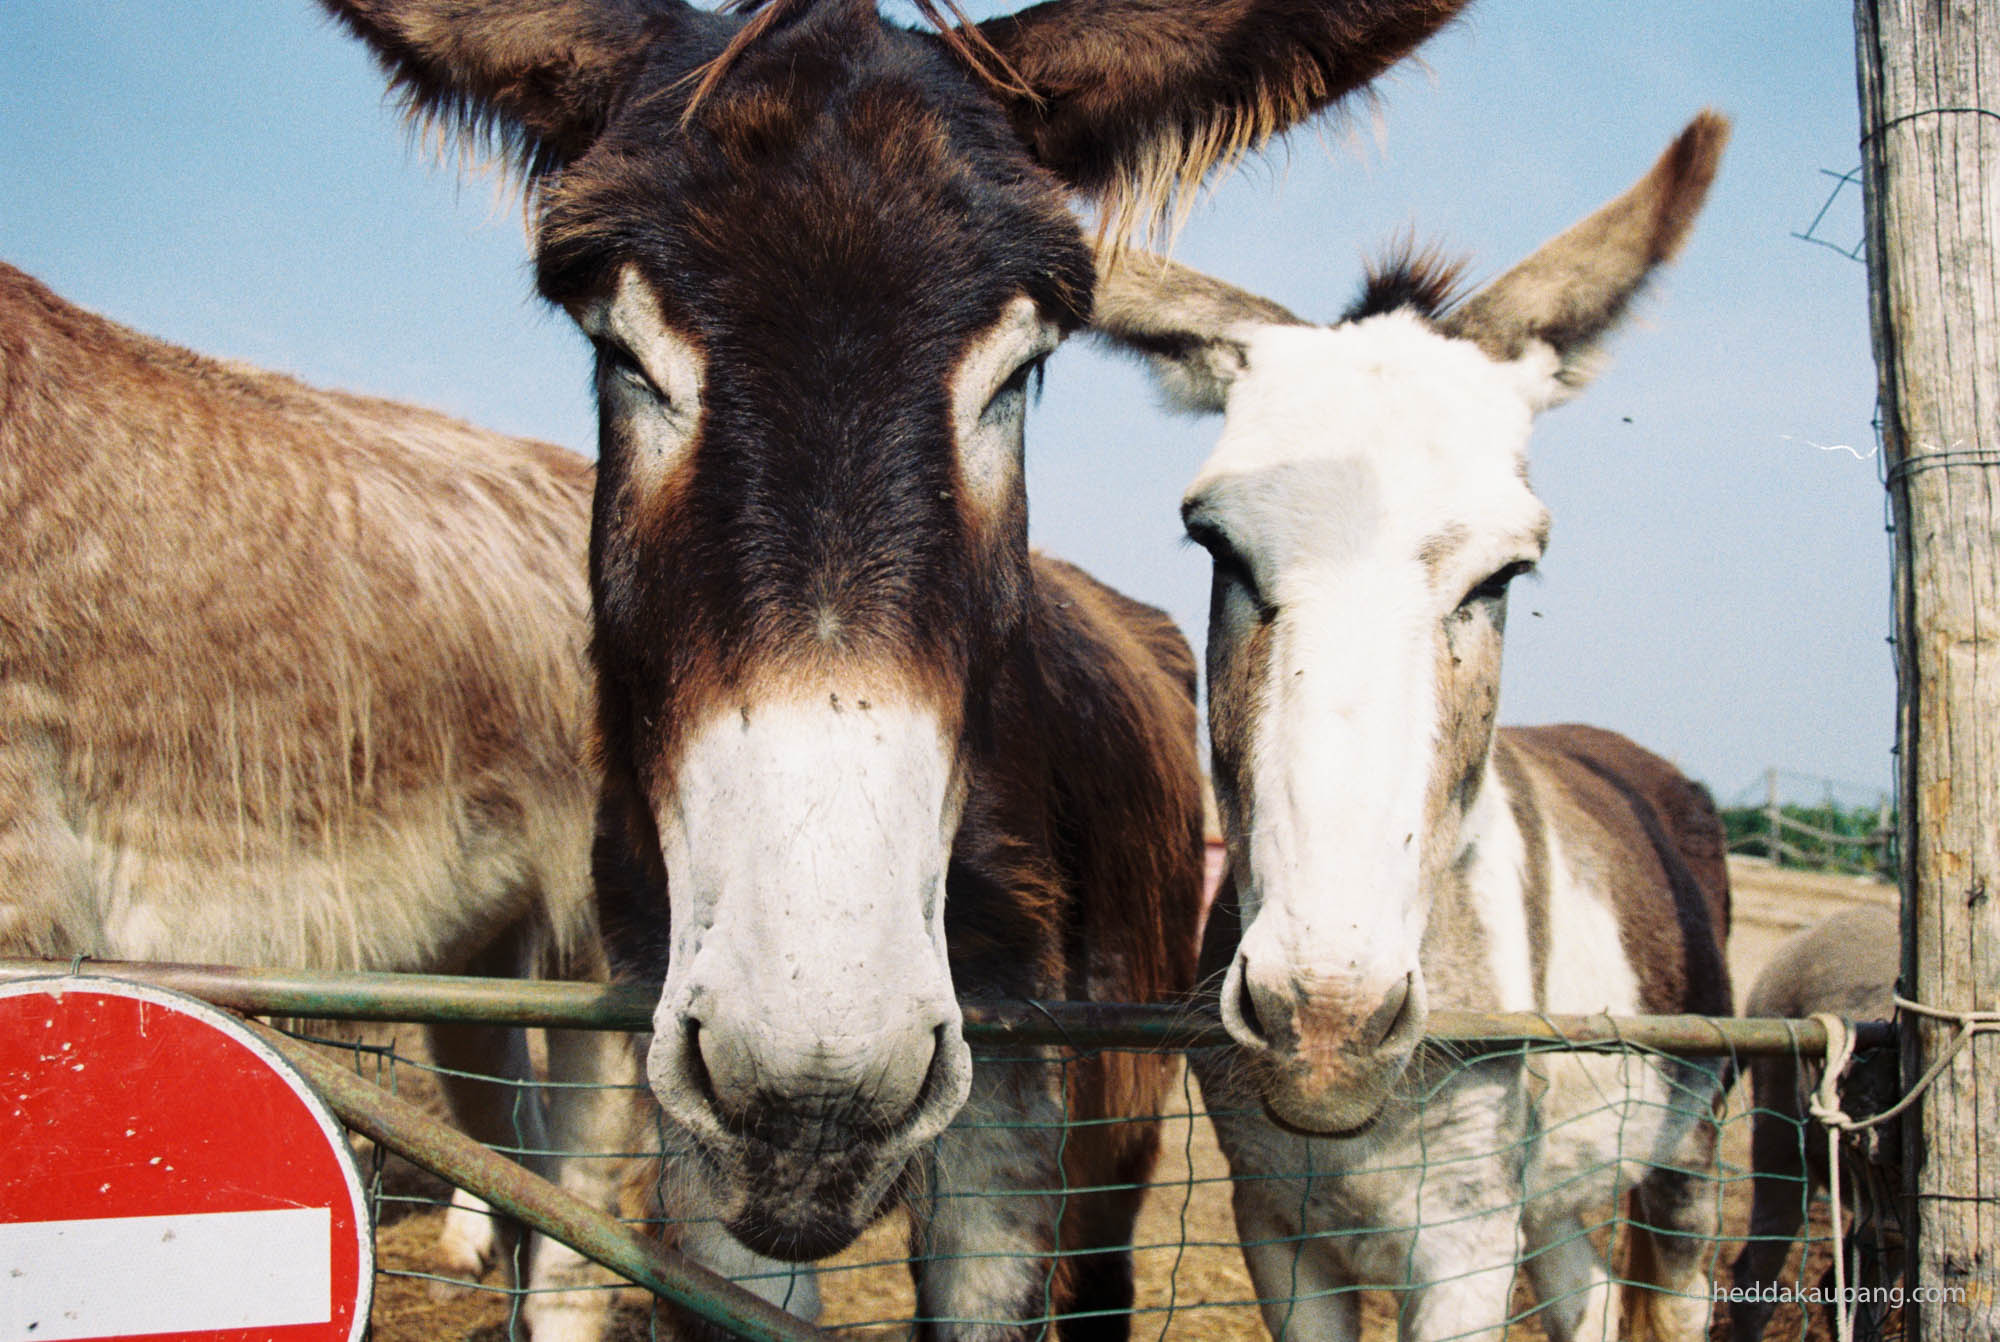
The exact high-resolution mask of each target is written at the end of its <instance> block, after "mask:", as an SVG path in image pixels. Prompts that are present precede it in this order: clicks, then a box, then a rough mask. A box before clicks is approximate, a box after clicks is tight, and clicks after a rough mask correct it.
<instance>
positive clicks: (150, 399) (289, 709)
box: [0, 265, 631, 1337]
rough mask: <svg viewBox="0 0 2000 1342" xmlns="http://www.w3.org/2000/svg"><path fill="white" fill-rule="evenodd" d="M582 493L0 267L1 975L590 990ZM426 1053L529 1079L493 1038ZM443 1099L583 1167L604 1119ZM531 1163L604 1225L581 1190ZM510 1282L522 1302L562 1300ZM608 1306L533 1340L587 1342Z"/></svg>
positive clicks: (559, 455)
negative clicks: (420, 976)
mask: <svg viewBox="0 0 2000 1342" xmlns="http://www.w3.org/2000/svg"><path fill="white" fill-rule="evenodd" d="M591 479H592V472H591V468H590V465H589V463H587V462H585V461H583V460H582V459H581V458H578V457H576V456H575V455H573V454H571V453H569V452H565V451H563V450H561V449H559V448H556V447H552V446H549V445H547V444H542V443H533V442H527V441H523V440H519V439H513V438H507V437H503V436H501V435H498V434H494V433H488V432H485V431H482V430H479V429H475V428H472V427H471V426H469V425H466V424H462V423H459V422H457V421H455V420H452V419H449V418H447V417H445V416H442V415H438V414H434V413H431V412H429V411H425V410H420V409H415V408H412V407H409V406H403V405H396V404H393V403H390V402H387V401H380V400H373V399H369V398H365V397H359V396H351V395H344V394H340V393H334V392H325V391H319V390H316V389H314V388H311V387H308V386H305V385H303V384H301V383H299V382H296V381H294V380H293V379H291V378H288V377H282V376H279V375H276V374H272V373H267V372H262V371H259V370H255V369H250V368H246V367H242V366H237V365H230V364H223V363H218V362H216V361H213V360H210V359H206V358H203V357H201V356H198V355H195V354H191V353H189V352H187V351H185V350H182V349H178V348H176V347H174V346H171V345H168V344H165V343H163V342H160V341H157V340H152V339H149V338H147V337H145V336H142V335H139V334H137V333H135V332H132V331H129V330H127V329H125V328H123V327H120V326H117V325H115V324H113V323H111V322H108V321H106V320H104V319H102V318H100V317H97V316H94V315H92V314H90V313H87V312H83V311H81V310H79V309H77V308H75V307H73V306H71V305H69V304H67V303H65V302H64V301H63V300H62V299H60V298H58V297H57V296H56V295H54V294H53V293H51V292H50V291H49V290H48V289H46V288H45V287H43V286H42V285H40V284H39V283H37V282H36V281H34V280H33V279H31V278H29V277H28V276H26V275H23V274H22V273H21V272H19V271H17V270H14V269H12V268H10V267H6V266H4V265H0V535H4V536H5V537H6V548H7V552H8V555H7V558H6V560H5V562H4V563H0V955H7V956H45V957H60V958H67V957H70V956H74V955H92V956H99V957H111V958H120V959H136V960H176V961H194V962H203V963H217V964H236V965H267V966H285V967H300V968H317V969H357V970H400V971H431V972H474V973H492V974H514V973H530V972H532V973H540V974H546V975H567V976H589V975H601V973H602V970H601V968H600V958H601V952H599V950H598V949H597V945H596V936H595V932H594V929H593V927H592V912H591V904H590V897H589V853H590V836H591V823H592V816H593V808H594V805H595V794H596V781H595V778H594V776H593V773H592V771H591V770H590V768H589V767H588V765H587V756H586V750H585V732H586V728H587V724H588V721H589V716H588V705H589V674H590V673H589V667H588V662H587V658H586V656H585V645H586V640H587V634H588V623H587V615H586V611H587V598H586V595H585V585H584V546H585V537H586V532H587V529H588V524H589V499H590V489H591ZM433 1046H434V1049H435V1051H436V1053H437V1055H438V1058H439V1060H440V1061H441V1062H444V1063H447V1064H450V1065H453V1066H457V1067H462V1068H464V1069H467V1070H473V1071H482V1072H486V1073H494V1074H499V1075H502V1076H513V1077H516V1078H520V1077H526V1076H527V1075H528V1068H527V1053H526V1044H525V1041H524V1040H523V1039H522V1038H521V1036H520V1035H519V1034H518V1033H515V1032H502V1031H486V1030H473V1029H457V1028H454V1029H440V1030H437V1031H434V1032H433ZM550 1061H551V1069H552V1070H553V1071H554V1072H555V1073H557V1075H558V1077H559V1078H561V1079H574V1080H589V1079H620V1078H621V1077H623V1078H624V1079H629V1076H628V1075H627V1074H629V1072H630V1071H631V1067H630V1064H629V1062H628V1061H627V1059H626V1057H625V1053H624V1049H623V1041H622V1040H612V1039H610V1038H608V1037H607V1038H603V1039H600V1038H597V1037H594V1036H584V1035H574V1036H572V1035H564V1036H558V1037H556V1038H554V1039H552V1040H551V1047H550ZM448 1089H449V1090H450V1091H451V1096H450V1098H451V1099H452V1101H453V1108H454V1111H455V1112H456V1114H457V1116H458V1118H459V1119H460V1121H461V1122H462V1123H463V1124H464V1125H465V1126H466V1127H467V1128H468V1129H469V1130H470V1131H472V1132H473V1133H474V1134H475V1135H477V1136H479V1137H481V1138H483V1139H486V1140H489V1141H496V1142H505V1143H507V1144H510V1145H520V1146H523V1147H527V1148H529V1149H541V1148H550V1149H555V1150H563V1149H583V1148H584V1147H585V1146H586V1145H588V1146H593V1147H595V1148H596V1149H600V1150H602V1149H611V1148H610V1147H607V1146H605V1145H602V1144H601V1143H602V1142H603V1141H604V1140H605V1138H606V1136H607V1135H608V1134H609V1132H610V1128H609V1127H606V1126H604V1125H608V1124H611V1123H613V1122H615V1115H614V1113H613V1109H614V1108H615V1107H616V1106H615V1105H614V1104H612V1103H610V1102H607V1101H604V1100H602V1099H595V1100H582V1101H577V1102H567V1103H564V1104H562V1105H559V1106H555V1107H554V1108H553V1110H552V1112H551V1114H550V1116H549V1117H550V1119H551V1120H552V1128H551V1130H549V1131H547V1132H545V1131H544V1130H543V1122H542V1119H541V1116H540V1114H539V1112H538V1108H537V1106H536V1105H535V1104H534V1103H529V1104H527V1105H525V1106H521V1105H517V1103H516V1100H515V1097H514V1094H513V1092H512V1090H511V1088H502V1087H482V1086H479V1085H476V1084H471V1083H460V1084H457V1085H455V1086H448ZM613 1140H614V1141H615V1138H614V1139H613ZM541 1163H542V1164H543V1165H544V1166H545V1167H547V1168H549V1170H550V1172H551V1173H554V1174H557V1175H559V1176H561V1177H563V1178H564V1180H565V1182H567V1183H569V1184H570V1186H571V1187H572V1188H573V1189H575V1191H578V1192H579V1193H581V1194H583V1195H584V1196H587V1197H591V1198H593V1199H595V1200H599V1201H603V1200H604V1199H606V1198H607V1197H608V1196H609V1190H608V1187H606V1184H607V1182H608V1180H609V1178H610V1174H611V1171H610V1170H609V1169H608V1168H606V1167H605V1163H604V1162H577V1161H570V1162H561V1161H553V1160H550V1161H543V1162H541ZM593 1163H594V1164H595V1166H596V1168H595V1169H594V1170H593V1169H592V1168H591V1165H592V1164H593ZM446 1239H447V1248H448V1251H449V1253H450V1255H451V1257H452V1258H453V1260H454V1265H455V1266H456V1267H458V1268H460V1269H465V1270H476V1269H477V1267H478V1265H479V1260H480V1259H482V1258H483V1257H485V1256H487V1255H489V1254H491V1253H492V1252H493V1251H494V1249H495V1247H496V1238H495V1236H494V1235H493V1233H492V1227H491V1225H490V1222H489V1218H487V1217H486V1216H484V1215H483V1214H482V1213H480V1212H478V1211H477V1210H476V1209H473V1208H470V1207H462V1208H460V1209H459V1211H457V1212H456V1213H455V1214H454V1216H453V1218H452V1221H451V1223H450V1227H449V1229H448V1231H447V1236H446ZM537 1254H538V1258H537V1262H536V1265H535V1267H534V1269H533V1273H532V1275H533V1276H534V1278H535V1280H536V1283H537V1284H539V1285H543V1286H553V1285H559V1284H563V1283H565V1282H567V1281H569V1280H571V1279H572V1278H573V1277H575V1276H576V1275H577V1274H579V1273H580V1272H581V1268H580V1267H579V1265H578V1264H577V1263H576V1261H575V1260H574V1259H573V1258H571V1257H569V1256H568V1251H567V1250H563V1249H561V1248H560V1247H559V1246H553V1245H546V1244H545V1245H543V1246H542V1247H541V1248H540V1249H538V1250H537ZM606 1299H607V1298H606V1297H604V1296H603V1295H602V1293H601V1292H593V1293H584V1294H580V1295H577V1296H574V1297H571V1296H566V1295H555V1296H537V1297H532V1298H531V1301H530V1304H529V1308H528V1315H529V1319H530V1321H531V1323H536V1322H539V1323H541V1324H542V1327H540V1328H538V1329H537V1336H540V1337H548V1336H556V1335H560V1334H561V1333H562V1332H563V1329H564V1327H565V1326H567V1325H565V1324H563V1323H558V1322H556V1320H567V1323H568V1324H569V1325H575V1326H576V1327H578V1328H580V1329H581V1332H582V1334H583V1335H588V1334H590V1333H592V1332H594V1329H595V1323H594V1322H593V1321H592V1320H593V1319H594V1317H595V1315H596V1314H597V1313H599V1312H601V1310H602V1307H603V1305H604V1303H605V1301H606ZM585 1316H587V1317H585Z"/></svg>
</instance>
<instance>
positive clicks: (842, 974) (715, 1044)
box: [648, 687, 970, 1143]
mask: <svg viewBox="0 0 2000 1342" xmlns="http://www.w3.org/2000/svg"><path fill="white" fill-rule="evenodd" d="M885 698H886V696H879V695H874V696H871V694H869V693H868V692H866V691H850V690H849V689H848V688H846V687H843V688H842V689H841V690H839V691H830V690H826V689H822V690H820V691H819V692H818V693H817V694H813V695H808V694H805V693H803V692H801V694H800V695H799V696H798V697H795V698H791V699H788V700H781V701H778V702H765V703H753V704H751V705H749V706H748V707H747V708H746V709H743V710H738V709H734V708H732V709H731V710H729V711H727V712H724V713H721V714H718V715H717V716H716V717H714V718H712V719H711V720H709V721H708V722H707V723H706V724H704V725H703V726H701V727H700V728H698V729H697V730H695V731H693V732H692V733H690V734H689V736H688V738H687V744H686V746H685V747H684V748H683V749H682V751H681V754H680V757H679V759H678V761H677V762H676V765H675V776H674V786H673V789H672V792H671V794H670V795H668V796H665V797H663V798H662V799H660V801H659V802H658V803H657V814H656V816H655V819H656V822H657V824H658V827H659V834H660V843H661V851H662V856H663V858H664V860H665V863H666V868H667V880H668V890H669V892H670V898H671V900H672V904H673V946H672V953H671V956H670V960H669V969H668V971H667V978H666V983H665V985H664V987H663V991H662V993H661V997H660V1005H659V1010H658V1014H657V1016H656V1019H655V1030H656V1033H655V1043H654V1049H653V1054H652V1058H651V1061H650V1063H649V1068H648V1071H649V1077H650V1079H651V1080H652V1081H653V1084H654V1089H655V1091H656V1093H658V1094H659V1096H660V1100H661V1103H662V1105H663V1106H665V1107H666V1108H667V1110H668V1112H669V1113H670V1114H674V1115H675V1116H677V1117H687V1118H688V1119H689V1121H690V1122H691V1123H692V1124H693V1125H695V1126H701V1125H702V1124H705V1123H707V1122H708V1121H709V1119H708V1117H707V1114H706V1109H707V1106H706V1103H705V1102H704V1100H703V1099H702V1097H701V1096H700V1095H698V1094H691V1093H687V1092H688V1085H689V1080H690V1077H689V1070H688V1069H687V1068H686V1066H685V1065H684V1059H677V1058H676V1057H675V1056H673V1050H675V1049H677V1048H684V1047H685V1044H686V1041H685V1038H684V1034H683V1030H684V1027H683V1022H685V1021H696V1022H699V1023H700V1025H701V1029H702V1043H701V1047H702V1049H703V1050H704V1059H703V1061H704V1064H705V1066H706V1067H707V1070H708V1072H709V1073H710V1074H711V1075H710V1081H711V1083H712V1085H713V1089H714V1090H715V1091H716V1092H717V1093H718V1094H720V1095H723V1096H724V1098H725V1100H727V1099H729V1098H730V1097H731V1095H730V1093H731V1091H732V1088H735V1089H740V1090H742V1091H745V1092H748V1091H752V1090H754V1089H755V1088H756V1087H758V1086H778V1087H780V1088H785V1087H788V1086H789V1087H795V1088H800V1089H804V1090H814V1089H824V1090H829V1091H833V1090H838V1091H845V1092H850V1093H852V1094H854V1095H856V1096H857V1097H858V1099H859V1100H860V1102H862V1103H864V1104H865V1103H876V1102H879V1103H880V1104H881V1105H882V1106H883V1107H884V1108H885V1109H886V1110H887V1112H888V1116H889V1117H892V1118H893V1117H898V1116H900V1115H901V1114H902V1113H904V1112H905V1111H906V1110H907V1108H908V1106H909V1104H910V1103H911V1102H913V1100H914V1097H915V1095H916V1093H917V1091H918V1089H919V1088H920V1087H921V1085H922V1084H923V1082H924V1078H925V1075H926V1073H927V1072H928V1071H929V1069H930V1067H931V1060H932V1055H933V1051H934V1050H933V1045H934V1044H935V1045H936V1047H938V1048H942V1049H945V1050H947V1053H948V1056H946V1057H945V1058H943V1059H941V1062H940V1070H941V1074H942V1075H943V1077H944V1079H945V1086H944V1089H946V1090H949V1089H950V1087H951V1086H953V1085H957V1086H960V1087H961V1089H959V1090H958V1091H957V1093H956V1095H955V1097H947V1098H950V1103H949V1105H948V1106H945V1107H944V1108H943V1109H942V1110H940V1111H939V1112H940V1113H941V1114H942V1117H941V1118H940V1119H939V1121H938V1122H937V1124H936V1128H937V1129H941V1128H942V1126H943V1120H944V1119H948V1118H949V1116H950V1113H951V1112H954V1111H955V1110H956V1109H957V1107H958V1104H959V1103H961V1102H962V1101H963V1099H964V1091H963V1089H962V1086H963V1085H965V1084H969V1076H970V1072H969V1055H967V1056H961V1055H964V1054H965V1045H964V1042H963V1040H962V1039H961V1038H960V1036H959V1034H958V1023H959V1011H958V1003H957V999H956V997H955V995H954V993H953V991H952V981H951V971H950V967H949V964H948V962H947V960H946V956H945V935H944V883H945V870H946V865H947V863H948V861H949V859H950V856H951V845H952V840H953V837H954V836H955V834H956V832H957V829H958V820H959V814H960V808H961V806H962V804H963V798H964V789H963V785H962V783H960V782H959V780H958V779H957V778H956V777H955V776H954V765H953V758H954V752H953V750H952V743H951V742H950V741H949V740H947V739H946V737H945V734H944V732H943V730H942V728H941V725H940V723H939V721H938V719H937V717H936V715H935V714H933V713H931V712H930V711H928V710H924V709H920V708H915V707H911V706H908V705H905V704H901V703H898V702H895V701H894V700H888V701H886V702H885ZM937 1098H938V1097H933V1099H934V1100H935V1099H937ZM931 1112H932V1111H931V1110H930V1109H927V1110H926V1113H927V1114H929V1113H931ZM919 1126H921V1125H919ZM934 1135H935V1130H933V1131H930V1132H927V1133H922V1134H919V1135H913V1134H911V1133H905V1134H903V1135H902V1136H899V1138H898V1142H899V1143H901V1142H902V1141H903V1140H904V1138H905V1137H907V1139H908V1140H909V1141H910V1142H917V1141H921V1140H927V1139H928V1137H929V1136H934Z"/></svg>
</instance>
